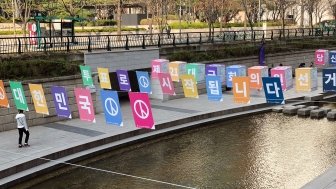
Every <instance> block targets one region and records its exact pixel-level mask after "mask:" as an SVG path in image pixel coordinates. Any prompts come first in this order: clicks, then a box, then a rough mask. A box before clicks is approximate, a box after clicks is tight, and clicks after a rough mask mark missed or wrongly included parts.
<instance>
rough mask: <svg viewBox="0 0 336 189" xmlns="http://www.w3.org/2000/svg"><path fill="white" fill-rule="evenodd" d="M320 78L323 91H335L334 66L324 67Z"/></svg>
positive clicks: (335, 69)
mask: <svg viewBox="0 0 336 189" xmlns="http://www.w3.org/2000/svg"><path fill="white" fill-rule="evenodd" d="M322 80H323V92H327V91H336V67H330V68H324V69H323V73H322Z"/></svg>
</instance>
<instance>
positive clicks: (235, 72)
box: [226, 65, 246, 88]
mask: <svg viewBox="0 0 336 189" xmlns="http://www.w3.org/2000/svg"><path fill="white" fill-rule="evenodd" d="M240 76H246V67H245V66H243V65H232V66H228V67H226V86H227V87H229V88H232V78H233V77H240Z"/></svg>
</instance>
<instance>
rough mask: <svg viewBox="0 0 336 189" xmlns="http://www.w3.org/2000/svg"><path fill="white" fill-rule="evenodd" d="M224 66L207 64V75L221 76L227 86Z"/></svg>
mask: <svg viewBox="0 0 336 189" xmlns="http://www.w3.org/2000/svg"><path fill="white" fill-rule="evenodd" d="M225 69H226V68H225V65H224V64H207V65H205V75H210V76H211V75H213V76H215V75H216V76H219V77H220V78H221V81H222V83H224V84H226V75H225V73H226V70H225Z"/></svg>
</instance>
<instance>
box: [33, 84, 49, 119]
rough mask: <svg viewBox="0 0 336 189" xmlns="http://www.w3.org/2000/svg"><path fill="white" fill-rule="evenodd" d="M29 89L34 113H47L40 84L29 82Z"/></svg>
mask: <svg viewBox="0 0 336 189" xmlns="http://www.w3.org/2000/svg"><path fill="white" fill-rule="evenodd" d="M29 90H30V94H31V95H32V98H33V102H34V107H35V111H36V113H39V114H45V115H49V110H48V106H47V101H46V99H45V96H44V92H43V88H42V85H40V84H29Z"/></svg>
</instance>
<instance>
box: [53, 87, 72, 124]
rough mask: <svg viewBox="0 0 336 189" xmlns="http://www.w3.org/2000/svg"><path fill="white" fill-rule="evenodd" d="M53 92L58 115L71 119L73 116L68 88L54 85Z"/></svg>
mask: <svg viewBox="0 0 336 189" xmlns="http://www.w3.org/2000/svg"><path fill="white" fill-rule="evenodd" d="M51 94H52V96H53V100H54V104H55V109H56V114H57V116H58V117H66V118H69V119H71V118H72V116H71V110H70V107H69V101H68V95H67V92H66V89H65V88H64V87H59V86H52V87H51Z"/></svg>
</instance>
